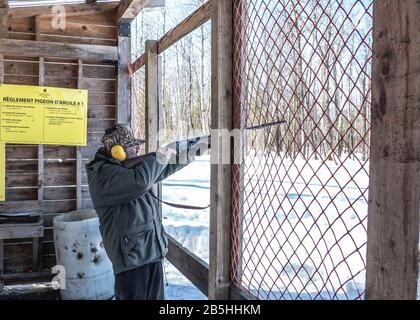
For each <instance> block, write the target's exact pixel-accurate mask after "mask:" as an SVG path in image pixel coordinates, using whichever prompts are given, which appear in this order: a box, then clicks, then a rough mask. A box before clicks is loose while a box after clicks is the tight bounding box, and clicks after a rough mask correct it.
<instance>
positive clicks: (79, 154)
mask: <svg viewBox="0 0 420 320" xmlns="http://www.w3.org/2000/svg"><path fill="white" fill-rule="evenodd" d="M77 65H78V72H77V75H78V76H77V88H79V89H82V88H83V60H82V59H79V60H78V61H77ZM76 207H77V210H81V209H82V148H81V147H80V146H78V147H77V149H76Z"/></svg>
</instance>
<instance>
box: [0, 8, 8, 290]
mask: <svg viewBox="0 0 420 320" xmlns="http://www.w3.org/2000/svg"><path fill="white" fill-rule="evenodd" d="M3 7H5V8H7V2H4V3H1V2H0V39H2V38H3V39H5V38H7V9H4V8H3ZM3 83H4V56H3V54H0V84H3ZM3 258H4V250H3V240H0V292H2V291H3V289H4V280H3V267H4V260H3Z"/></svg>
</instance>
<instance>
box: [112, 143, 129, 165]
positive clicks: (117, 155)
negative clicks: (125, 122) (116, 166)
mask: <svg viewBox="0 0 420 320" xmlns="http://www.w3.org/2000/svg"><path fill="white" fill-rule="evenodd" d="M111 156H112V157H113V158H114V159H116V160H119V161H124V160H125V159H126V158H127V154H126V153H125V150H124V148H123V147H122V146H120V145H119V144H116V145H115V146H113V147H112V148H111Z"/></svg>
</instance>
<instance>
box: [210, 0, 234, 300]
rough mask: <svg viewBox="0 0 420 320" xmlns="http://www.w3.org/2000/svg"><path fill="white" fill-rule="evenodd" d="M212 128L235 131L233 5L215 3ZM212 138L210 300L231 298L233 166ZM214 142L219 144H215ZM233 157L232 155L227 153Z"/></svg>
mask: <svg viewBox="0 0 420 320" xmlns="http://www.w3.org/2000/svg"><path fill="white" fill-rule="evenodd" d="M211 36H212V40H211V42H212V43H211V46H212V51H211V55H212V57H211V64H212V66H211V67H212V75H211V86H212V89H211V128H212V130H214V129H219V130H220V129H227V130H229V131H230V130H231V129H232V2H231V1H229V0H220V1H216V2H213V4H212V31H211ZM216 140H217V141H216ZM219 140H220V139H217V138H216V139H215V138H214V137H212V150H211V159H212V163H213V164H212V165H211V183H210V193H211V207H210V252H211V255H210V273H209V295H208V297H209V299H229V293H230V292H229V287H230V255H231V252H230V247H231V246H230V241H231V237H230V232H231V225H230V222H231V185H232V184H231V176H232V172H231V165H230V164H224V163H225V161H226V159H224V155H226V151H227V150H226V148H227V147H228V146H226V145H225V144H224V143H220V141H219ZM213 142H216V143H215V144H213ZM227 154H230V152H227Z"/></svg>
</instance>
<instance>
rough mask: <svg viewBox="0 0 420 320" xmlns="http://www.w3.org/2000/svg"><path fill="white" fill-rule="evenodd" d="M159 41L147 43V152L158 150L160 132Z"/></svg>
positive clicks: (148, 41)
mask: <svg viewBox="0 0 420 320" xmlns="http://www.w3.org/2000/svg"><path fill="white" fill-rule="evenodd" d="M157 44H158V43H157V41H155V40H147V41H146V44H145V53H146V58H145V61H146V63H145V66H146V111H145V113H146V118H147V119H146V152H153V151H156V148H157V147H158V133H159V79H158V78H159V67H158V65H159V59H158V54H157V48H158V45H157Z"/></svg>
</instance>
